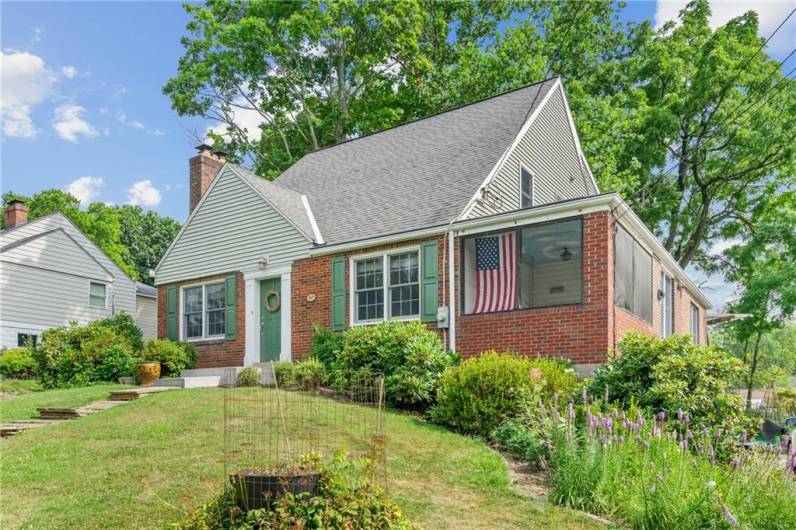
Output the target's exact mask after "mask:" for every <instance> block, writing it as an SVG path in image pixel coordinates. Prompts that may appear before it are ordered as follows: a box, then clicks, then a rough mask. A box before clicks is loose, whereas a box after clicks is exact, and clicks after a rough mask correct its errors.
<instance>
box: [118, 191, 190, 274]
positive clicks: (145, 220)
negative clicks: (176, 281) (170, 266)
mask: <svg viewBox="0 0 796 530" xmlns="http://www.w3.org/2000/svg"><path fill="white" fill-rule="evenodd" d="M117 209H118V213H119V221H120V223H121V234H120V238H119V242H120V243H121V244H122V245H124V247H125V248H126V249H127V251H128V252H129V253H130V258H131V262H132V265H133V266H134V267H135V271H136V273H137V275H138V278H139V279H140V280H141V281H142V282H144V283H147V284H149V285H152V283H153V281H154V278H153V277H152V276H150V271H153V270H155V268H156V267H157V266H158V263H159V262H160V259H161V258H162V257H163V255H164V254H165V253H166V249H168V247H169V245H170V244H171V242H172V241H173V240H174V238H175V237H177V233H178V232H179V231H180V223H179V222H178V221H177V220H175V219H172V218H171V217H164V216H161V215H159V214H158V213H157V212H154V211H152V210H148V211H144V210H142V209H141V207H140V206H131V205H128V204H125V205H122V206H118V207H117Z"/></svg>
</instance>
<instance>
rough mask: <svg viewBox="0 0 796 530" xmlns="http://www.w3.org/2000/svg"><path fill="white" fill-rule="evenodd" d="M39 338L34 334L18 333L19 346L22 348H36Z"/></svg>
mask: <svg viewBox="0 0 796 530" xmlns="http://www.w3.org/2000/svg"><path fill="white" fill-rule="evenodd" d="M38 339H39V336H38V335H34V334H32V333H17V346H19V347H20V348H23V347H27V346H31V347H35V346H36V343H37V342H38Z"/></svg>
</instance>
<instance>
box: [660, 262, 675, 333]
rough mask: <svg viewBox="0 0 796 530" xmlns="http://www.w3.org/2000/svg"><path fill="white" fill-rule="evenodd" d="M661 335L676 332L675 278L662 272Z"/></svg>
mask: <svg viewBox="0 0 796 530" xmlns="http://www.w3.org/2000/svg"><path fill="white" fill-rule="evenodd" d="M661 295H662V297H661V336H663V337H664V338H666V337H669V336H671V335H672V334H673V333H674V279H673V278H672V277H671V276H669V275H668V274H666V273H665V272H662V273H661Z"/></svg>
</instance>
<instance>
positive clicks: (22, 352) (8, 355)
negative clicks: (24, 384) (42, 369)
mask: <svg viewBox="0 0 796 530" xmlns="http://www.w3.org/2000/svg"><path fill="white" fill-rule="evenodd" d="M35 368H36V361H34V360H33V355H32V354H31V350H30V348H8V349H7V350H4V351H3V352H2V354H0V375H2V376H3V377H6V378H9V379H24V378H26V377H31V376H32V375H33V372H34V370H35Z"/></svg>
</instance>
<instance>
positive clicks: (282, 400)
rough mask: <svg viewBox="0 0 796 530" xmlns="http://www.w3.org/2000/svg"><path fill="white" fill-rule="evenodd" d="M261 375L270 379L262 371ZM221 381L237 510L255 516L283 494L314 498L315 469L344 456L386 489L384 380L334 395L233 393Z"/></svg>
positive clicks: (237, 389)
mask: <svg viewBox="0 0 796 530" xmlns="http://www.w3.org/2000/svg"><path fill="white" fill-rule="evenodd" d="M266 371H268V370H267V369H266ZM236 375H237V374H236V370H235V369H234V368H229V369H227V370H226V371H225V373H224V379H223V381H222V384H223V385H224V386H225V392H224V459H223V462H224V476H225V479H226V480H228V481H229V483H230V485H231V486H232V487H233V488H234V489H235V490H236V493H237V497H238V501H239V504H240V506H241V508H242V509H244V510H250V509H258V508H262V507H265V506H268V505H269V504H270V503H271V502H272V501H274V500H276V499H278V498H280V497H281V496H282V495H284V494H286V493H291V494H293V495H299V494H302V493H309V494H311V495H314V494H315V493H317V491H318V486H319V482H320V479H321V468H322V467H323V466H324V465H325V464H328V463H329V462H330V461H331V460H332V459H333V458H334V457H335V456H338V455H340V454H341V453H345V454H346V457H347V458H348V459H350V460H352V461H353V460H356V461H357V462H358V463H359V464H360V465H361V466H362V468H364V469H366V472H365V475H366V478H367V480H368V481H369V483H370V484H371V485H378V486H380V487H381V488H383V489H384V490H386V488H387V466H386V442H387V437H386V435H385V432H384V414H383V413H384V379H383V377H381V376H372V377H371V376H368V377H358V378H356V380H353V381H348V382H346V383H344V384H342V385H338V386H341V387H343V388H339V389H337V390H333V389H328V388H316V389H312V390H302V389H298V388H291V387H290V386H287V385H285V386H281V385H280V381H277V380H276V376H275V375H274V371H273V368H272V369H271V370H270V373H266V374H265V376H266V377H265V378H264V379H263V380H269V381H270V384H266V385H259V386H254V387H242V386H236Z"/></svg>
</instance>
